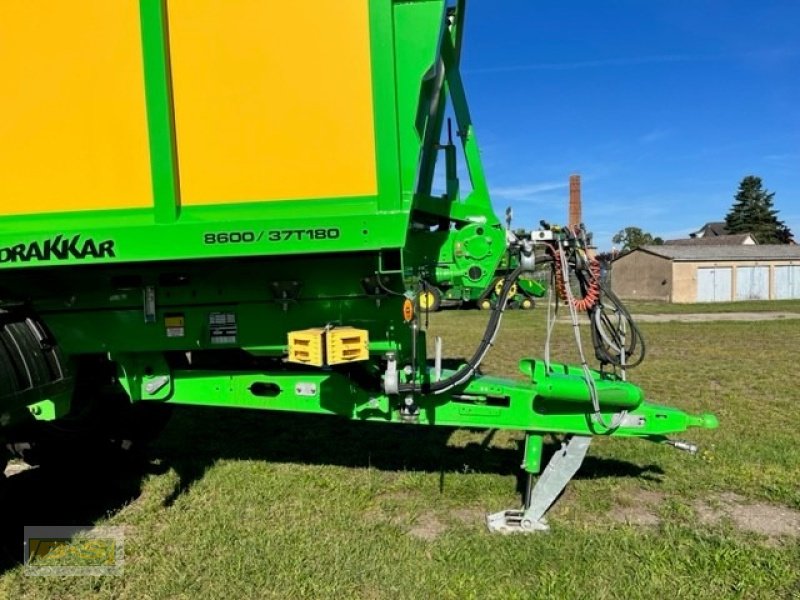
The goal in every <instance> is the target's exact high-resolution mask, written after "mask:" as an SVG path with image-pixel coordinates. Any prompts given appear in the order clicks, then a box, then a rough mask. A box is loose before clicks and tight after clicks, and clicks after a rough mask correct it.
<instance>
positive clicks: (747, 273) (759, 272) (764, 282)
mask: <svg viewBox="0 0 800 600" xmlns="http://www.w3.org/2000/svg"><path fill="white" fill-rule="evenodd" d="M736 299H737V300H769V267H736Z"/></svg>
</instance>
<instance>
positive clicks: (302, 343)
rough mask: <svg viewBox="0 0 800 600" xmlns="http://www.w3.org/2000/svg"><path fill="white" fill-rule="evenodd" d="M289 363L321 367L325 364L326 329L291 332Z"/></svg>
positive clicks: (317, 328)
mask: <svg viewBox="0 0 800 600" xmlns="http://www.w3.org/2000/svg"><path fill="white" fill-rule="evenodd" d="M287 360H288V361H289V362H293V363H298V364H301V365H311V366H313V367H321V366H323V365H324V364H325V329H324V328H323V327H315V328H313V329H303V330H301V331H290V332H289V357H288V359H287Z"/></svg>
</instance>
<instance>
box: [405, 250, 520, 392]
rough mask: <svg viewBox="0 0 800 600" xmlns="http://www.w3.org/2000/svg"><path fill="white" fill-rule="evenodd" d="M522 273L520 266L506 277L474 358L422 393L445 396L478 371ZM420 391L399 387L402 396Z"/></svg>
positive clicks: (423, 387)
mask: <svg viewBox="0 0 800 600" xmlns="http://www.w3.org/2000/svg"><path fill="white" fill-rule="evenodd" d="M521 273H522V266H519V267H517V268H516V269H514V270H513V271H512V272H511V274H510V275H509V276H508V277H506V280H505V283H504V284H503V289H502V291H501V293H500V298H499V300H498V302H497V305H496V306H495V307H494V308H493V309H492V312H491V315H490V316H489V321H488V322H487V324H486V329H485V330H484V333H483V338H481V341H480V344H478V348H477V349H476V350H475V353H474V354H473V355H472V358H470V359H469V360H468V361H467V362H466V364H465V365H464V366H462V367H461V368H460V369H458V371H456V372H455V373H453V374H452V375H451V376H450V377H447V378H446V379H442V380H441V381H436V382H434V383H429V384H425V385H423V386H422V388H421V391H422V392H424V393H432V394H443V393H444V392H447V391H449V390H451V389H453V388H454V387H456V386H458V385H461V384H462V383H464V382H465V381H467V380H468V379H469V378H470V377H472V375H473V374H474V373H475V372H476V371H477V370H478V368H479V367H480V365H481V363H482V362H483V359H484V358H485V357H486V354H487V353H488V352H489V349H490V348H491V347H492V346H493V345H494V340H495V338H496V337H497V333H498V331H499V330H500V322H501V320H502V318H503V312H504V311H505V309H506V304H507V303H508V294H509V291H510V290H511V287H512V286H513V285H514V284H516V282H517V279H519V276H520V274H521ZM419 389H420V388H419V387H417V385H416V384H415V383H403V384H400V385H399V386H398V392H399V393H401V394H406V393H413V392H416V391H418V390H419Z"/></svg>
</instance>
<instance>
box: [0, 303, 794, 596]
mask: <svg viewBox="0 0 800 600" xmlns="http://www.w3.org/2000/svg"><path fill="white" fill-rule="evenodd" d="M781 310H787V309H781ZM542 317H543V311H541V310H539V311H535V312H533V313H523V312H515V313H510V314H508V315H507V317H506V319H505V321H504V329H503V332H502V334H501V336H500V338H499V343H498V345H497V347H496V348H495V349H494V350H493V352H492V353H491V354H490V356H489V358H488V360H487V364H486V367H485V370H486V371H487V372H492V373H494V374H499V375H505V376H509V377H521V376H520V375H519V374H518V373H517V367H516V363H517V360H518V358H520V357H522V356H530V355H533V356H540V355H541V351H542V343H543V339H544V338H543V325H542ZM485 319H486V314H485V313H481V312H478V311H451V312H445V313H440V314H436V315H433V316H432V318H431V330H432V331H434V332H438V333H440V334H441V335H442V336H443V338H444V347H445V351H446V353H447V354H448V355H450V356H456V355H465V354H468V353H469V352H470V351H471V350H472V348H473V347H474V345H475V344H476V342H477V340H478V339H479V337H480V335H481V330H482V327H483V324H484V322H485ZM642 330H643V332H644V334H645V336H646V339H647V343H648V347H649V358H648V360H646V361H645V363H644V364H643V365H642V366H641V367H640V368H639V369H637V370H636V371H634V372H633V373H632V376H633V377H632V378H633V379H634V380H635V381H637V382H638V383H640V384H641V385H642V386H643V387H644V388H645V390H646V391H647V392H648V394H649V396H650V397H651V399H653V400H656V401H660V402H663V403H665V404H672V405H676V406H679V407H681V408H684V409H687V410H690V411H693V412H701V411H713V412H715V413H716V414H717V415H718V416H719V418H720V428H719V429H718V430H715V431H700V430H695V431H692V432H690V433H689V434H688V435H687V438H690V439H692V440H693V441H696V442H698V443H699V444H700V445H701V449H702V452H701V453H700V455H699V456H697V457H691V456H689V455H686V454H684V453H680V452H677V451H675V450H673V449H671V448H668V447H664V446H656V445H653V444H649V443H646V442H642V441H635V440H609V439H598V440H596V441H595V442H594V443H593V444H592V447H591V449H590V456H589V457H588V459H587V461H586V463H585V464H584V467H583V469H582V470H581V472H580V473H579V474H578V477H577V478H576V480H575V481H573V482H572V483H571V484H570V486H569V488H568V491H567V492H566V493H565V494H564V496H563V497H562V498H561V500H560V501H559V503H558V504H557V506H556V508H555V509H554V510H553V512H552V516H551V524H552V531H551V532H550V533H547V534H537V535H532V536H500V535H491V534H489V533H487V532H486V531H485V528H484V526H483V515H484V513H486V512H488V511H495V510H499V509H502V508H508V507H513V506H517V505H518V503H519V496H518V495H517V492H516V486H517V477H516V474H517V467H518V464H519V460H520V453H519V451H518V441H519V436H518V435H515V434H510V433H498V434H496V435H491V434H489V433H487V432H482V431H480V432H475V431H465V430H456V431H453V430H440V429H432V430H428V429H424V430H423V429H419V428H414V427H411V426H406V427H403V426H382V425H377V424H361V423H349V422H342V421H340V420H337V419H334V418H325V417H301V416H296V415H289V414H272V413H258V412H244V411H219V410H200V409H185V410H182V411H180V412H178V413H177V414H176V415H175V417H174V418H173V420H172V421H171V423H170V424H169V426H168V427H167V430H166V431H165V432H164V435H163V436H162V438H161V439H160V440H159V441H158V442H157V443H156V444H155V445H154V447H153V448H152V454H151V458H150V461H149V462H148V464H146V465H144V466H137V465H133V466H128V467H127V468H125V469H119V468H116V467H103V466H94V464H93V463H92V462H89V461H88V458H87V462H86V463H82V464H77V465H75V466H74V471H73V472H71V473H69V472H48V471H47V470H46V469H40V470H38V471H29V472H26V473H22V474H20V475H17V476H15V478H19V479H18V480H15V479H13V478H12V480H11V481H10V482H9V487H10V488H12V489H11V490H10V496H11V498H10V500H9V501H10V502H12V503H13V502H16V504H13V505H12V506H11V507H7V512H6V514H7V516H8V518H9V519H12V520H15V519H18V518H19V519H24V520H25V521H24V522H26V523H33V522H36V523H60V522H65V520H69V519H72V520H78V521H80V519H84V521H90V522H96V523H100V524H105V525H120V526H122V525H124V526H127V527H128V528H129V529H128V534H127V543H126V564H125V571H124V575H122V576H119V577H73V578H35V577H26V576H25V574H24V570H23V568H22V567H20V566H10V567H9V568H8V569H7V570H6V572H5V573H4V574H3V575H2V576H0V597H2V598H6V597H7V598H20V597H25V598H39V597H41V598H53V597H57V598H107V597H114V598H197V597H202V598H223V597H224V598H230V597H245V598H255V597H274V598H298V597H311V598H331V597H342V598H433V597H436V598H503V599H505V598H526V599H527V598H561V597H563V598H585V597H593V598H665V597H676V598H709V599H710V598H713V599H717V598H723V597H744V598H791V597H797V596H798V595H800V570H799V569H798V565H800V544H798V543H797V542H798V540H797V539H794V540H792V539H778V538H768V537H766V536H763V535H758V534H755V533H748V532H746V531H743V530H742V529H739V528H737V527H736V526H735V525H734V523H733V522H731V521H730V520H727V519H722V520H721V521H719V522H718V523H715V524H704V523H703V522H702V521H701V519H700V516H701V515H700V513H699V510H700V509H699V507H700V506H701V505H702V503H703V502H704V501H708V502H709V503H711V504H712V505H713V504H714V503H715V502H717V499H718V498H720V497H721V495H724V494H726V493H731V492H734V493H736V494H738V495H739V496H741V497H742V500H741V501H742V502H750V503H765V504H774V505H777V506H781V507H784V508H785V509H800V491H799V486H798V481H800V432H799V431H798V427H799V426H800V419H798V407H797V398H798V395H797V382H796V359H795V356H794V351H795V349H797V348H798V347H800V324H795V323H794V322H786V321H782V322H781V321H774V322H773V321H766V322H752V323H750V322H709V323H645V324H643V325H642ZM556 335H557V339H556V341H555V343H554V355H555V358H557V359H565V360H570V361H574V360H575V356H576V354H575V350H574V347H573V345H572V343H571V338H570V335H571V334H570V328H569V327H568V326H565V325H558V326H557V329H556ZM551 447H552V444H551ZM648 498H649V499H650V500H648ZM653 498H656V500H657V503H656V504H655V505H653V506H651V507H650V509H651V511H652V512H653V513H654V514H655V516H656V517H657V519H658V521H657V523H655V524H654V525H651V526H641V525H634V524H629V523H625V522H619V520H615V519H614V518H613V515H614V514H615V511H618V510H619V508H620V507H623V508H626V510H627V509H631V508H633V509H636V508H637V507H640V506H642V505H643V503H645V502H649V501H652V499H653Z"/></svg>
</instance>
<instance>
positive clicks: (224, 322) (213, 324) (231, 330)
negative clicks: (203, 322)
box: [208, 312, 236, 344]
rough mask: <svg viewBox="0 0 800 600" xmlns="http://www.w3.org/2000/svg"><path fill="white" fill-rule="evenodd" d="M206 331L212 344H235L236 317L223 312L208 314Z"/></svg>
mask: <svg viewBox="0 0 800 600" xmlns="http://www.w3.org/2000/svg"><path fill="white" fill-rule="evenodd" d="M208 331H209V334H210V336H211V343H212V344H235V343H236V315H235V314H234V313H223V312H213V313H209V314H208Z"/></svg>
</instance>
